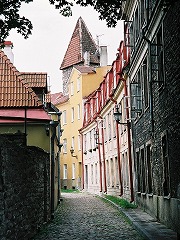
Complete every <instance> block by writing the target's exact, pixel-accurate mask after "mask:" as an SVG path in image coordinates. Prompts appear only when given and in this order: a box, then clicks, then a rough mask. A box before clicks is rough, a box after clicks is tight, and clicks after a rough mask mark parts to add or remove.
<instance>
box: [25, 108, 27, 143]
mask: <svg viewBox="0 0 180 240" xmlns="http://www.w3.org/2000/svg"><path fill="white" fill-rule="evenodd" d="M24 133H25V145H27V107H25V109H24Z"/></svg>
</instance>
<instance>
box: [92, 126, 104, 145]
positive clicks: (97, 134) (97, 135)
mask: <svg viewBox="0 0 180 240" xmlns="http://www.w3.org/2000/svg"><path fill="white" fill-rule="evenodd" d="M94 138H95V140H96V144H97V145H98V144H102V143H99V142H98V139H99V132H98V130H97V129H96V131H95V134H94Z"/></svg>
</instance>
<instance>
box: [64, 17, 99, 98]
mask: <svg viewBox="0 0 180 240" xmlns="http://www.w3.org/2000/svg"><path fill="white" fill-rule="evenodd" d="M75 65H88V66H94V67H96V66H99V65H100V59H99V49H98V46H97V45H96V43H95V41H94V40H93V38H92V35H91V33H90V32H89V30H88V28H87V27H86V24H85V22H84V21H83V19H82V18H81V17H79V19H78V20H77V23H76V26H75V29H74V32H73V34H72V37H71V40H70V42H69V45H68V48H67V50H66V53H65V55H64V58H63V61H62V63H61V66H60V70H62V81H63V93H64V95H67V94H68V80H69V76H70V74H71V71H72V68H73V66H75Z"/></svg>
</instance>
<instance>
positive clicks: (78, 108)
mask: <svg viewBox="0 0 180 240" xmlns="http://www.w3.org/2000/svg"><path fill="white" fill-rule="evenodd" d="M80 109H81V107H80V103H79V104H78V106H77V113H78V120H79V119H80V114H81V113H80Z"/></svg>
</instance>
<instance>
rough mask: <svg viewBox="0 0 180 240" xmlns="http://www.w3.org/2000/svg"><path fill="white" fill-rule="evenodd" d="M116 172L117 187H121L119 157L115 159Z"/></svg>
mask: <svg viewBox="0 0 180 240" xmlns="http://www.w3.org/2000/svg"><path fill="white" fill-rule="evenodd" d="M115 171H116V187H118V186H119V166H118V160H117V157H115Z"/></svg>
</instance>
